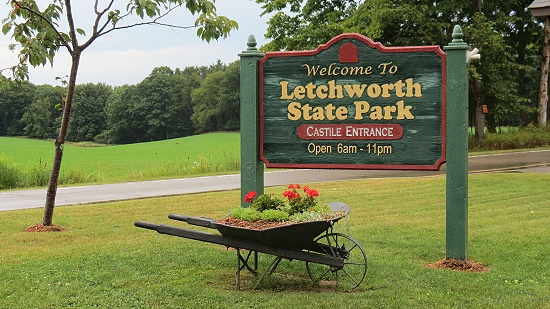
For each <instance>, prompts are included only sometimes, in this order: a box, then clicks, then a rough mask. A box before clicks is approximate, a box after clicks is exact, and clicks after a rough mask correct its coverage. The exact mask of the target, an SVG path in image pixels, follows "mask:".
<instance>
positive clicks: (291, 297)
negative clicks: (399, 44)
mask: <svg viewBox="0 0 550 309" xmlns="http://www.w3.org/2000/svg"><path fill="white" fill-rule="evenodd" d="M548 183H550V175H548V174H523V173H497V174H475V175H470V192H469V196H470V199H469V247H468V248H469V257H470V258H471V259H474V260H476V261H478V262H481V263H483V264H484V265H485V266H487V267H488V268H489V271H488V272H484V273H466V272H458V271H451V270H442V269H430V268H428V267H426V265H427V264H428V263H432V262H435V261H437V260H439V259H442V258H444V256H445V253H444V251H445V177H444V176H437V177H426V178H393V179H371V180H361V181H346V182H334V183H320V184H309V185H311V186H312V187H314V188H315V189H317V190H319V192H320V194H321V195H320V201H325V202H328V201H343V202H346V203H348V204H349V205H351V207H352V212H351V215H350V217H349V220H345V221H343V222H342V225H339V226H338V228H337V230H338V231H340V232H343V233H346V234H349V235H351V236H352V237H354V238H355V239H357V240H358V241H359V243H361V244H362V245H363V247H364V248H365V250H366V252H367V254H368V258H369V269H368V272H367V277H366V279H365V281H364V282H363V283H362V284H361V285H360V286H359V287H358V288H357V289H356V290H354V291H352V292H348V291H338V290H333V289H332V288H327V287H323V286H317V285H314V284H313V283H311V281H310V280H309V278H308V277H307V272H306V270H305V263H304V262H301V261H296V260H295V261H287V260H284V261H283V262H281V265H280V266H279V267H278V269H277V271H276V272H275V273H274V274H273V275H272V276H270V277H269V279H268V280H267V281H265V282H263V283H262V284H261V286H260V289H259V290H257V291H253V290H251V288H252V286H253V284H254V280H253V279H254V278H253V277H252V276H251V275H249V274H248V273H243V275H242V279H241V284H242V286H243V290H241V291H236V290H235V276H234V274H235V273H234V272H235V267H236V264H237V262H236V257H235V251H231V250H226V249H225V248H224V247H223V246H220V245H214V244H208V243H202V242H198V241H193V240H188V239H183V238H177V237H173V236H167V235H160V234H157V233H156V232H154V231H150V230H144V229H140V228H136V227H134V226H133V222H134V221H135V220H144V221H150V222H158V223H165V224H171V225H176V226H182V227H185V226H186V225H185V223H180V222H177V221H172V220H169V219H168V218H167V217H166V216H167V214H169V213H179V214H186V215H194V216H206V217H212V218H220V217H223V216H225V215H226V214H227V213H228V212H229V211H230V210H231V209H233V208H234V207H236V205H238V204H239V196H240V193H239V192H238V191H228V192H216V193H208V194H192V195H184V196H174V197H166V198H154V199H142V200H133V201H122V202H114V203H101V204H90V205H80V206H64V207H56V214H55V216H54V223H55V224H58V225H61V226H63V227H64V228H66V229H67V230H66V231H63V232H55V233H25V232H23V230H24V229H25V227H27V226H29V225H32V224H34V223H35V222H37V221H39V220H40V218H41V216H42V209H31V210H20V211H9V212H2V213H1V216H0V222H1V225H0V247H1V248H2V250H1V251H0V278H2V279H1V280H0V308H288V307H291V308H312V307H315V308H330V309H333V308H483V309H485V308H537V309H538V308H550V293H548V291H550V267H548V261H549V260H550V250H549V249H548V239H550V229H549V228H548V223H549V222H550V204H549V203H548V201H550V191H549V190H548ZM303 185H305V184H303ZM282 189H283V188H281V187H274V188H267V189H266V192H267V193H277V194H280V193H281V192H282ZM339 224H340V223H339ZM267 258H268V257H265V256H264V255H261V259H260V270H263V269H264V268H265V267H266V266H267V264H268V263H269V262H270V260H268V259H267Z"/></svg>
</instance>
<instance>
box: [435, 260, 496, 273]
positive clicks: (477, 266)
mask: <svg viewBox="0 0 550 309" xmlns="http://www.w3.org/2000/svg"><path fill="white" fill-rule="evenodd" d="M426 266H428V268H444V269H451V270H457V271H464V272H471V273H482V272H486V271H489V268H487V267H485V266H483V264H481V263H479V262H476V261H472V260H470V259H468V260H466V261H463V260H456V259H443V260H439V261H437V262H434V263H430V264H428V265H426Z"/></svg>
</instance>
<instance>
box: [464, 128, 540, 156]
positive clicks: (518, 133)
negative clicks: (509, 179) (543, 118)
mask: <svg viewBox="0 0 550 309" xmlns="http://www.w3.org/2000/svg"><path fill="white" fill-rule="evenodd" d="M545 146H550V128H546V129H544V128H535V127H526V128H521V129H518V130H513V131H508V132H506V133H486V135H485V139H483V140H482V141H476V140H475V138H474V137H473V136H470V138H469V141H468V147H469V149H470V150H473V151H483V150H505V149H525V148H537V147H545Z"/></svg>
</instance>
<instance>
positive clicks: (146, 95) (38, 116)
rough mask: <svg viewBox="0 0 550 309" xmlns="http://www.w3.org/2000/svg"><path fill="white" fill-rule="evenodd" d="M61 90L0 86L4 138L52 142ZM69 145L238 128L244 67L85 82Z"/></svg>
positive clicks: (168, 71)
mask: <svg viewBox="0 0 550 309" xmlns="http://www.w3.org/2000/svg"><path fill="white" fill-rule="evenodd" d="M63 91H64V88H62V87H54V86H50V85H39V86H36V85H33V84H32V83H29V82H24V83H22V84H21V85H20V86H19V87H17V88H9V89H8V88H3V89H0V135H4V136H5V135H9V136H18V135H22V136H23V135H24V136H29V137H34V138H55V137H56V136H57V134H58V123H59V121H60V117H61V114H62V107H61V102H62V98H63ZM74 92H75V94H74V100H73V106H72V109H73V111H74V113H72V114H71V118H70V121H69V129H68V133H67V140H68V141H71V142H80V141H96V142H99V143H111V144H127V143H138V142H144V141H155V140H163V139H169V138H176V137H182V136H188V135H193V134H197V133H205V132H213V131H220V130H227V131H236V130H239V64H238V61H237V62H234V63H231V64H229V65H226V64H223V63H221V62H220V61H218V62H217V63H215V64H212V65H210V66H201V67H186V68H184V69H183V70H181V69H175V70H172V69H171V68H169V67H157V68H154V69H153V71H152V72H151V74H150V75H149V76H147V77H146V78H145V79H144V80H143V81H141V82H140V83H138V84H137V85H123V86H118V87H112V86H110V85H106V84H103V83H98V84H93V83H88V84H80V85H76V87H75V91H74Z"/></svg>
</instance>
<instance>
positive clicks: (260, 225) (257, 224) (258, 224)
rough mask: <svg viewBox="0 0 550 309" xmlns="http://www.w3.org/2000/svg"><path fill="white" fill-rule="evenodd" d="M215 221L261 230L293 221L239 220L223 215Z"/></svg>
mask: <svg viewBox="0 0 550 309" xmlns="http://www.w3.org/2000/svg"><path fill="white" fill-rule="evenodd" d="M216 223H220V224H225V225H230V226H236V227H240V228H245V229H251V230H260V231H262V230H265V229H269V228H272V227H277V226H282V225H288V224H292V223H293V222H290V221H285V222H274V221H263V220H257V221H245V220H241V219H237V218H233V217H225V218H223V219H220V220H217V221H216Z"/></svg>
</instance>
